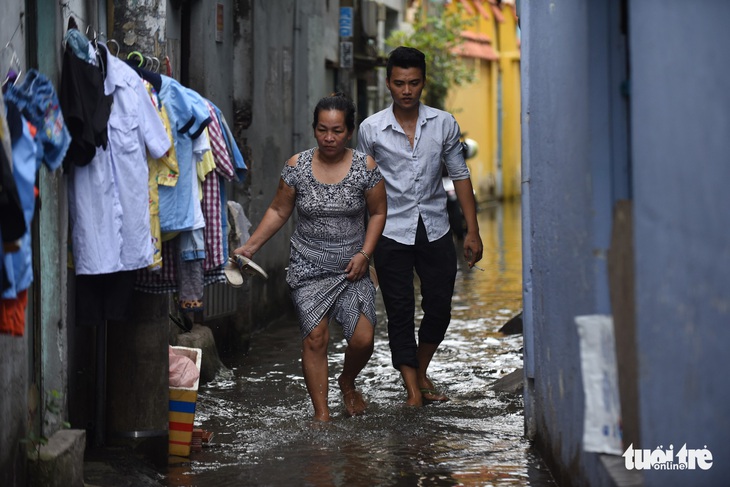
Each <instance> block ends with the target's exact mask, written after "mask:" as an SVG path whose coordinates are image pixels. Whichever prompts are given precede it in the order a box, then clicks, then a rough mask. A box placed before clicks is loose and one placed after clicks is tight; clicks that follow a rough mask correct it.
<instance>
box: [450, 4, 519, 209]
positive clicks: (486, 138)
mask: <svg viewBox="0 0 730 487" xmlns="http://www.w3.org/2000/svg"><path fill="white" fill-rule="evenodd" d="M474 2H475V0H468V2H467V3H468V4H469V5H470V6H471V8H472V11H473V13H472V14H469V12H466V11H464V15H466V16H469V17H471V18H472V19H473V23H472V25H471V27H470V29H469V30H470V31H471V32H473V33H476V34H481V35H486V36H487V37H489V39H490V40H491V46H492V48H493V49H494V50H495V51H496V52H497V53H498V55H499V60H497V61H490V60H486V59H476V58H465V60H466V62H468V63H470V64H471V65H473V66H474V70H475V74H476V79H475V81H474V82H473V83H471V84H468V85H464V86H457V87H453V88H452V89H451V90H450V92H449V97H448V99H447V103H446V107H447V109H448V110H449V111H451V112H452V113H453V114H454V116H455V117H456V120H457V121H458V122H459V125H460V126H461V130H462V131H463V132H465V133H466V134H467V136H468V137H469V138H472V139H474V140H476V141H477V143H478V144H479V152H478V154H477V155H476V157H474V158H472V159H469V160H468V161H467V164H468V165H469V169H470V170H471V173H472V183H473V184H474V188H475V190H476V193H477V199H478V200H479V201H487V200H492V199H512V198H516V197H518V196H519V194H520V157H521V155H520V53H519V45H518V39H517V29H516V25H517V19H516V15H515V10H514V7H512V6H511V5H508V4H505V3H503V4H502V6H501V7H500V11H501V13H502V21H501V22H500V21H498V20H497V18H496V16H495V15H494V12H493V10H492V8H491V5H490V4H489V2H487V1H484V2H482V6H483V8H484V9H485V10H486V11H487V13H488V18H487V19H485V18H484V17H483V16H482V15H481V14H480V13H479V11H478V10H477V9H476V7H475V6H474ZM458 3H460V2H458V1H453V2H452V3H451V4H450V6H449V8H455V5H456V4H458ZM500 76H501V79H502V83H501V86H502V93H501V96H502V120H501V123H502V133H501V140H498V137H499V131H498V123H497V122H498V119H497V117H498V107H497V100H498V92H497V90H498V86H499V84H498V82H497V80H498V78H499V77H500ZM500 149H501V166H502V167H501V172H500V171H499V168H498V161H499V151H500Z"/></svg>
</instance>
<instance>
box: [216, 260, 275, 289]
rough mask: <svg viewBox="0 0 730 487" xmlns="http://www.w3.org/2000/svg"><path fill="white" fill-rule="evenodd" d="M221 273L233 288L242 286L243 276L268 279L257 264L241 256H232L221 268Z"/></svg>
mask: <svg viewBox="0 0 730 487" xmlns="http://www.w3.org/2000/svg"><path fill="white" fill-rule="evenodd" d="M223 273H224V274H225V275H226V280H227V281H228V284H229V285H231V286H233V287H241V286H243V280H244V276H259V277H263V278H264V279H268V278H269V275H268V274H266V271H265V270H263V269H262V268H261V267H260V266H259V265H258V264H256V263H255V262H254V261H252V260H251V259H249V258H248V257H244V256H243V255H234V256H233V257H231V258H229V259H228V262H226V265H225V266H224V267H223Z"/></svg>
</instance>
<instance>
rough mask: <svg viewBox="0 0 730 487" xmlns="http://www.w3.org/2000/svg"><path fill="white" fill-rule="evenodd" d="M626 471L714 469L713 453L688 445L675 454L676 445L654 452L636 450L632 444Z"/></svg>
mask: <svg viewBox="0 0 730 487" xmlns="http://www.w3.org/2000/svg"><path fill="white" fill-rule="evenodd" d="M622 456H623V457H624V461H625V463H626V469H628V470H634V469H636V470H694V469H696V468H700V469H702V470H709V469H710V468H712V452H711V451H710V450H708V449H707V445H705V447H704V448H699V449H692V448H687V444H686V443H685V444H684V445H682V448H681V449H680V450H679V451H677V452H676V453H675V452H674V445H669V448H668V449H666V450H664V449H663V447H662V446H661V445H660V446H658V447H656V448H655V449H654V450H635V449H634V444H633V443H632V444H630V445H629V447H628V448H627V449H626V451H625V452H624V454H623V455H622Z"/></svg>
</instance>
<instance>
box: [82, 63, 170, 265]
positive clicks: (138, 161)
mask: <svg viewBox="0 0 730 487" xmlns="http://www.w3.org/2000/svg"><path fill="white" fill-rule="evenodd" d="M104 51H105V52H106V54H107V55H106V79H105V80H104V92H105V94H107V95H112V96H113V99H114V102H113V105H112V111H111V115H110V117H109V125H108V128H107V130H108V133H109V144H108V145H107V148H106V150H105V149H103V148H102V147H97V148H96V155H95V156H94V159H93V160H92V161H91V163H89V164H88V165H87V166H82V167H74V168H73V175H72V177H71V178H70V181H69V213H70V217H71V229H72V244H73V256H74V267H75V270H76V274H108V273H112V272H119V271H129V270H135V269H140V268H143V267H147V266H148V265H149V264H151V263H152V253H153V245H152V239H151V233H150V214H149V189H148V181H147V179H148V172H149V168H148V165H147V155H146V151H149V153H150V154H151V156H152V157H153V158H159V157H161V156H163V155H164V154H165V152H167V150H168V149H169V148H170V141H169V139H168V138H167V134H166V132H165V127H164V125H163V124H162V121H161V119H160V117H159V115H158V113H157V111H156V109H155V107H154V106H153V105H152V101H151V100H150V97H149V95H148V94H147V91H146V90H145V88H144V85H143V83H142V79H141V78H140V77H139V76H138V75H137V73H136V72H135V71H134V70H133V69H132V68H130V67H129V66H127V64H126V63H124V62H123V61H121V60H119V59H117V58H116V57H115V56H112V55H110V54H109V52H108V51H107V50H106V49H104Z"/></svg>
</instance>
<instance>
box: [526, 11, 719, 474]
mask: <svg viewBox="0 0 730 487" xmlns="http://www.w3.org/2000/svg"><path fill="white" fill-rule="evenodd" d="M625 5H626V10H625V12H623V14H624V15H623V16H622V11H621V5H620V3H619V2H610V1H608V0H601V1H596V2H582V1H578V0H575V1H570V0H567V1H561V2H551V3H548V2H522V4H521V10H520V19H521V25H522V81H523V91H522V95H523V99H522V103H523V114H522V118H523V146H522V149H523V168H522V170H523V176H522V179H523V181H524V182H523V188H522V193H523V195H522V202H523V204H522V210H523V215H524V219H523V259H524V286H525V288H524V294H523V297H524V306H525V315H524V324H525V371H526V379H527V387H526V396H525V415H526V417H525V420H526V426H527V431H528V434H529V435H530V436H531V437H532V438H534V439H535V441H536V443H537V445H538V446H539V448H540V449H541V450H542V452H543V454H544V456H545V458H546V460H547V461H548V462H549V463H550V465H551V466H552V468H553V470H554V473H555V476H556V478H557V479H558V481H559V483H560V484H561V485H592V486H596V485H599V486H600V485H615V483H614V481H615V477H612V474H613V473H615V471H614V472H612V471H611V470H610V469H606V468H604V467H603V465H604V463H603V460H605V458H601V457H599V455H598V454H595V453H588V452H585V451H583V448H582V434H583V426H582V425H583V417H584V404H583V403H584V395H583V387H582V382H581V380H582V379H581V372H580V363H579V350H578V343H577V334H576V331H575V326H574V324H573V318H574V317H575V316H576V315H581V314H595V313H611V312H612V311H614V312H615V311H618V310H612V307H611V298H612V296H611V293H610V292H609V286H608V279H607V263H606V254H607V249H608V244H609V240H610V236H611V231H612V223H611V217H612V211H613V207H614V204H615V203H616V202H617V201H618V200H623V199H629V200H631V203H632V207H633V221H634V225H633V240H632V241H631V242H628V243H629V245H630V246H632V247H633V252H634V259H633V262H632V263H630V264H633V267H634V271H633V272H634V275H635V278H632V280H631V282H625V283H624V284H625V285H626V286H627V287H632V288H633V289H635V293H634V295H633V298H634V300H635V305H636V307H635V310H636V311H635V315H634V316H633V318H634V319H635V322H636V336H635V339H634V340H633V341H632V344H635V346H636V350H637V352H636V357H633V358H635V359H636V361H637V364H638V366H637V367H638V369H636V370H633V371H631V375H632V377H633V380H634V381H636V389H637V391H638V404H636V407H637V408H638V411H634V410H626V411H624V415H625V416H627V417H628V415H634V414H636V415H637V417H638V423H639V431H638V432H633V431H632V432H631V434H632V437H634V438H640V442H641V444H640V445H636V444H635V445H634V447H635V448H643V449H651V450H653V449H655V448H657V447H660V446H661V447H663V448H669V445H673V446H674V450H675V452H676V451H678V450H679V449H680V448H681V447H682V445H684V444H686V445H687V448H690V449H701V448H707V449H708V450H710V452H711V453H712V455H713V458H714V464H713V466H712V468H711V469H710V470H706V471H705V470H700V469H696V470H692V471H660V470H647V471H643V472H640V474H639V478H640V479H643V484H644V485H646V486H668V485H677V486H679V485H722V484H723V483H724V482H725V480H726V478H727V476H728V473H730V467H729V466H728V464H727V462H725V461H724V459H725V458H727V457H728V455H730V452H729V451H728V450H730V446H728V443H727V437H728V434H729V433H730V420H728V419H727V414H725V410H726V409H727V408H726V407H725V405H726V404H727V402H728V399H729V398H728V396H729V395H730V393H728V390H730V389H729V387H728V386H729V385H730V384H729V382H730V380H729V379H728V378H727V374H725V373H724V371H726V370H728V368H730V359H729V358H728V354H727V353H725V350H724V348H725V347H724V345H725V344H727V343H729V342H730V340H729V339H730V328H728V326H727V323H728V315H729V314H730V306H729V301H728V293H727V292H726V290H727V288H728V285H730V278H729V277H728V274H727V269H729V268H730V252H729V251H728V249H730V235H729V234H728V231H727V229H726V228H725V227H726V223H727V221H728V208H730V197H729V196H728V194H727V192H726V191H724V188H723V187H721V185H724V184H725V182H726V181H727V180H728V177H730V159H729V157H728V153H730V142H729V140H728V137H727V134H728V133H730V130H729V129H730V115H728V107H729V106H730V95H728V91H727V89H726V87H725V86H724V82H723V80H725V79H727V78H728V74H730V73H729V72H728V71H729V68H728V66H727V63H725V62H723V59H724V58H723V56H724V52H723V46H726V45H728V41H729V40H730V38H729V37H730V36H729V35H728V33H727V29H726V28H725V25H726V23H727V21H728V20H729V19H730V4H727V3H726V2H720V1H709V0H708V1H705V2H700V4H693V5H687V4H686V3H685V2H678V1H672V2H666V1H659V0H654V1H641V2H627V3H626V4H625ZM620 285H621V283H619V286H620ZM623 352H624V350H618V351H617V353H618V354H619V356H620V355H621V353H623ZM629 408H631V404H629ZM627 433H628V432H627ZM626 446H628V445H624V447H626ZM617 458H618V464H619V467H618V470H619V471H620V472H621V473H624V474H626V473H627V472H628V471H627V470H626V469H625V467H624V466H623V461H622V459H621V458H620V457H617ZM634 472H635V471H634Z"/></svg>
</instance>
